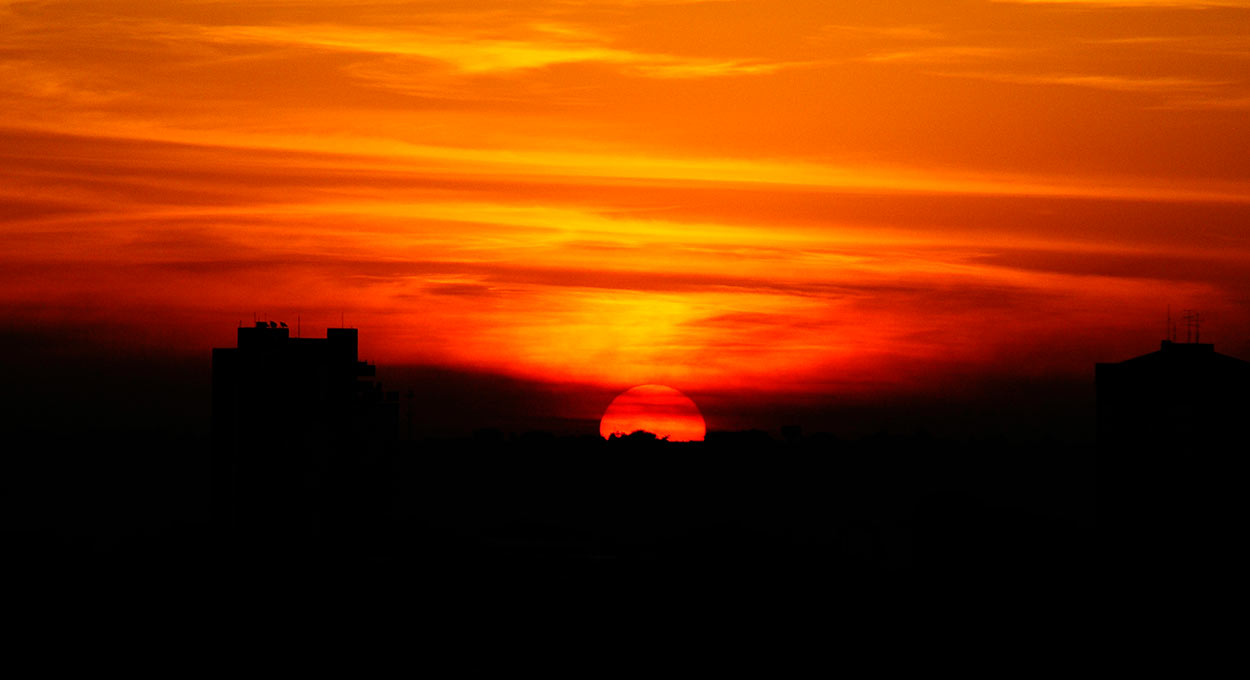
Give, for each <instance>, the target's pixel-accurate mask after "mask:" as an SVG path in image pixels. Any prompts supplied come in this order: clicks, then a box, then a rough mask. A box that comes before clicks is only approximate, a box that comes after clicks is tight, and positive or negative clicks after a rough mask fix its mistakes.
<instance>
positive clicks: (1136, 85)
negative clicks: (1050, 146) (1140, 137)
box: [937, 71, 1233, 93]
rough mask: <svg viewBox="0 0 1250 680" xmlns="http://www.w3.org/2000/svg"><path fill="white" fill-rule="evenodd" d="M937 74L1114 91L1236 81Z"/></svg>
mask: <svg viewBox="0 0 1250 680" xmlns="http://www.w3.org/2000/svg"><path fill="white" fill-rule="evenodd" d="M937 75H942V76H947V77H951V78H975V79H979V80H990V81H994V82H999V83H1016V84H1020V85H1064V86H1071V87H1085V88H1093V89H1097V90H1110V91H1114V92H1153V93H1173V92H1193V91H1201V90H1209V89H1212V88H1217V87H1222V86H1227V85H1231V84H1233V82H1232V81H1226V80H1201V79H1195V78H1169V77H1162V78H1142V77H1133V76H1117V75H1103V74H1083V73H1050V74H1026V73H995V72H987V71H981V72H978V71H947V72H942V73H938V74H937Z"/></svg>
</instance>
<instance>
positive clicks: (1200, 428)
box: [1095, 340, 1250, 574]
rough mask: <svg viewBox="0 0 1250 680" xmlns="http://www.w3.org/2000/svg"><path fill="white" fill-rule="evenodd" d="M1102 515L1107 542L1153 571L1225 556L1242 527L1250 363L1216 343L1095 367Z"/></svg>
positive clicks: (1193, 569) (1166, 344)
mask: <svg viewBox="0 0 1250 680" xmlns="http://www.w3.org/2000/svg"><path fill="white" fill-rule="evenodd" d="M1095 375H1096V382H1097V391H1098V394H1097V409H1098V413H1097V427H1098V430H1097V433H1098V435H1097V436H1098V466H1099V481H1098V486H1099V489H1098V498H1099V508H1100V509H1099V514H1100V519H1099V522H1100V524H1101V525H1102V526H1104V527H1105V528H1106V529H1107V530H1108V531H1109V533H1108V547H1109V548H1110V549H1112V550H1113V551H1115V552H1113V554H1118V555H1120V556H1121V557H1123V559H1124V560H1127V561H1129V564H1127V565H1126V564H1125V563H1123V562H1122V563H1121V565H1120V566H1132V567H1141V566H1142V565H1145V564H1150V565H1154V566H1152V567H1150V569H1152V570H1153V573H1161V572H1164V571H1169V572H1174V573H1190V574H1192V573H1197V572H1200V571H1211V570H1212V569H1214V568H1216V567H1215V565H1218V564H1225V563H1226V560H1225V558H1226V557H1227V555H1225V553H1227V552H1228V551H1229V549H1230V548H1231V547H1232V546H1233V543H1232V541H1231V537H1232V536H1235V535H1239V534H1240V532H1242V531H1243V530H1244V528H1243V526H1242V524H1241V518H1242V517H1243V516H1244V510H1245V507H1244V506H1245V502H1244V500H1242V499H1243V496H1244V491H1243V489H1242V486H1243V484H1244V479H1245V467H1246V466H1245V462H1244V456H1245V452H1246V448H1247V444H1250V437H1248V436H1247V434H1248V433H1250V429H1248V428H1247V423H1248V422H1250V421H1248V420H1247V416H1248V415H1250V362H1246V361H1242V360H1240V359H1237V358H1234V357H1230V356H1227V355H1224V354H1220V353H1218V352H1216V351H1215V347H1214V345H1212V344H1210V343H1200V342H1183V343H1181V342H1174V341H1170V340H1164V341H1163V343H1162V345H1161V346H1160V348H1159V351H1157V352H1151V353H1149V354H1145V355H1142V356H1139V357H1135V358H1132V359H1129V360H1127V361H1121V362H1119V363H1100V364H1097V366H1096V367H1095Z"/></svg>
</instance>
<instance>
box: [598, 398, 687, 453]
mask: <svg viewBox="0 0 1250 680" xmlns="http://www.w3.org/2000/svg"><path fill="white" fill-rule="evenodd" d="M639 430H643V431H646V432H650V433H651V434H654V435H655V436H656V437H659V438H660V439H668V440H669V441H673V442H691V441H695V442H699V441H703V438H704V436H705V435H706V434H707V426H706V425H705V424H704V423H703V414H702V413H700V412H699V407H698V406H696V405H695V403H694V402H693V401H691V400H690V397H687V396H686V395H684V394H682V393H681V392H678V391H677V390H675V389H673V388H671V387H666V386H664V385H639V386H638V387H632V388H630V389H628V390H626V391H625V392H622V393H621V394H620V395H618V396H617V397H616V399H613V400H612V403H611V404H610V405H608V409H607V410H606V411H604V412H603V419H602V420H600V421H599V434H600V435H602V436H603V437H604V438H605V439H606V438H609V437H611V436H612V435H614V434H620V435H625V434H631V433H633V432H637V431H639Z"/></svg>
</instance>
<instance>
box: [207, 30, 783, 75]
mask: <svg viewBox="0 0 1250 680" xmlns="http://www.w3.org/2000/svg"><path fill="white" fill-rule="evenodd" d="M529 29H530V30H529V31H528V33H530V37H529V38H527V39H501V38H495V37H489V36H481V35H478V36H474V35H446V34H439V33H430V32H422V31H401V30H393V31H392V30H380V29H366V28H358V27H352V28H344V27H342V26H330V25H320V26H318V25H300V26H216V27H205V28H202V29H201V30H202V33H203V35H205V36H206V37H207V38H208V39H210V40H215V41H221V42H230V43H257V44H268V45H288V46H302V47H309V48H321V49H328V50H338V51H345V52H354V53H364V54H376V55H390V56H404V57H419V58H424V59H430V60H433V61H437V62H440V63H443V64H446V65H448V66H449V67H451V68H452V69H454V70H456V71H458V72H460V73H464V74H470V75H472V74H487V73H507V72H513V71H523V70H527V69H538V68H544V67H548V66H555V65H560V64H582V63H597V64H607V65H612V66H618V67H625V68H627V69H628V70H629V72H633V73H638V74H641V75H647V76H652V77H660V78H695V77H711V76H727V75H753V74H760V73H770V72H772V71H775V70H777V69H779V68H784V67H786V66H787V65H788V64H785V63H780V62H778V63H767V62H764V61H762V60H732V59H730V60H724V59H710V58H703V57H685V56H678V55H672V54H656V53H648V52H640V51H634V50H628V49H622V48H617V47H612V46H610V45H607V44H604V43H602V42H599V41H597V40H595V39H594V38H595V37H594V36H593V35H592V34H589V33H583V32H581V31H578V30H577V29H575V28H573V27H568V26H558V27H552V26H550V25H546V24H542V25H534V26H530V27H529Z"/></svg>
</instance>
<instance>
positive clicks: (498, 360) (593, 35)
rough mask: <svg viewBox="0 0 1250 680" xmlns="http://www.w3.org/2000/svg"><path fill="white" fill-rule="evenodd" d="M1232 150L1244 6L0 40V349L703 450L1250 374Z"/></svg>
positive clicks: (311, 27)
mask: <svg viewBox="0 0 1250 680" xmlns="http://www.w3.org/2000/svg"><path fill="white" fill-rule="evenodd" d="M861 5H862V6H861ZM1248 121H1250V2H1235V1H1227V2H1185V1H1183V0H1158V1H1150V0H1133V1H1125V2H1114V1H1092V0H1091V1H1080V0H1066V1H1047V0H1033V1H1018V2H1010V1H985V0H978V1H964V0H956V1H953V2H942V3H934V2H913V1H907V2H903V1H890V0H887V1H883V2H873V3H832V2H826V1H823V0H822V1H812V2H806V1H792V2H775V1H764V2H756V1H753V0H740V1H734V0H723V1H705V2H697V1H690V2H680V1H664V0H655V1H648V0H632V1H631V0H618V1H603V2H578V1H576V0H549V1H543V2H533V1H527V0H509V1H506V2H504V1H499V2H494V1H489V0H488V1H482V2H472V3H465V2H450V1H448V2H435V1H429V2H420V1H418V2H413V1H404V2H398V1H394V2H391V1H388V0H378V1H376V2H363V3H355V2H352V3H348V2H303V1H300V0H272V1H270V0H251V1H249V2H245V3H244V2H226V1H217V0H190V1H183V2H163V3H151V2H138V1H128V0H109V1H108V2H90V1H80V2H74V1H69V2H56V1H51V2H20V1H18V2H15V1H9V0H0V230H3V234H4V243H5V246H6V247H5V248H4V249H3V251H2V252H0V311H3V312H4V315H5V318H6V319H7V321H6V323H7V324H8V325H10V327H11V329H51V328H58V327H66V326H85V327H90V328H91V329H93V330H92V332H91V334H90V341H91V342H95V343H99V344H100V345H101V346H111V345H129V346H135V345H137V346H150V347H159V348H163V349H165V350H171V351H176V352H185V353H187V354H196V353H201V354H206V353H207V351H208V348H210V347H212V346H227V345H230V344H231V343H232V341H233V331H234V327H235V325H236V324H237V323H238V322H239V321H240V320H242V321H244V322H247V323H250V322H251V320H252V315H253V314H254V313H255V314H260V315H263V316H265V317H266V318H270V319H277V320H283V321H287V322H288V323H291V325H292V326H295V323H294V322H295V320H296V318H297V317H298V318H299V319H300V323H301V325H302V327H303V329H304V330H305V331H307V332H306V334H308V335H321V334H322V333H323V332H324V329H325V327H327V326H337V325H338V324H339V321H340V318H343V319H345V320H346V322H347V324H348V325H355V326H358V327H360V328H361V343H362V354H363V355H364V356H365V357H367V358H369V359H370V360H372V361H376V362H378V363H379V364H404V365H423V366H431V367H437V368H439V369H447V370H464V371H475V372H481V373H489V374H499V375H505V376H512V377H516V378H524V379H529V380H540V381H547V382H551V383H567V384H582V385H589V386H596V387H597V388H599V389H603V390H606V392H607V393H611V392H613V391H619V390H623V389H625V388H627V387H630V386H632V385H638V384H647V383H655V384H664V385H671V386H673V387H676V388H678V389H680V390H682V391H683V392H685V393H687V394H690V395H692V396H694V397H695V398H696V401H698V402H700V404H701V405H702V406H704V412H705V415H706V416H707V417H708V425H709V427H713V426H715V425H716V424H717V421H716V415H715V412H714V409H709V408H708V407H707V406H706V405H705V404H704V402H703V401H702V400H700V399H699V395H722V399H723V398H726V397H724V395H740V396H741V398H742V399H744V400H750V399H782V398H790V397H795V398H798V397H805V398H808V397H810V398H812V399H827V398H848V397H849V396H854V395H858V396H860V397H864V398H872V397H874V396H880V395H890V394H910V393H918V392H928V393H941V392H945V391H957V390H958V389H959V387H960V385H962V384H966V383H968V382H969V381H975V380H979V379H982V378H1002V377H1004V376H1024V377H1038V378H1046V377H1053V376H1062V377H1067V378H1071V379H1075V380H1079V379H1085V378H1089V377H1091V376H1092V370H1093V367H1092V365H1093V363H1094V362H1095V361H1113V360H1120V359H1123V358H1127V357H1128V356H1131V355H1133V354H1139V353H1142V352H1144V351H1149V350H1151V349H1152V348H1154V347H1156V346H1157V341H1158V340H1159V339H1160V338H1161V337H1162V336H1163V327H1164V315H1165V313H1166V310H1167V307H1168V306H1169V305H1170V306H1171V308H1172V310H1173V311H1174V312H1175V311H1179V310H1180V309H1182V308H1199V309H1201V310H1202V311H1203V312H1204V315H1205V317H1206V319H1207V322H1206V324H1205V325H1204V327H1203V339H1204V340H1208V339H1210V340H1214V341H1215V342H1216V343H1217V349H1219V350H1220V351H1224V352H1226V353H1230V354H1234V355H1240V356H1242V357H1250V296H1248V294H1247V291H1248V290H1250V231H1248V229H1250V154H1247V153H1246V150H1247V149H1250V124H1248ZM1182 335H1183V331H1182ZM601 407H602V404H600V405H599V406H598V407H596V408H601Z"/></svg>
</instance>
